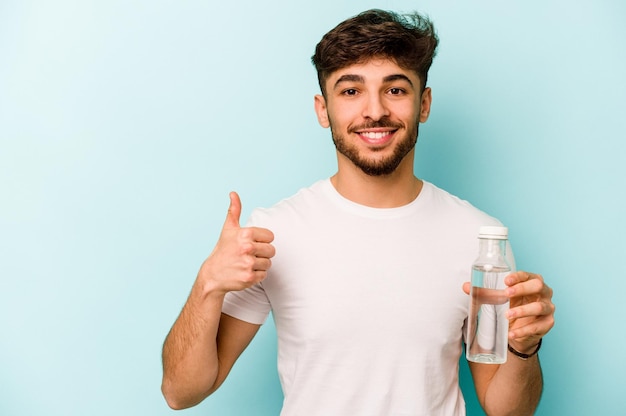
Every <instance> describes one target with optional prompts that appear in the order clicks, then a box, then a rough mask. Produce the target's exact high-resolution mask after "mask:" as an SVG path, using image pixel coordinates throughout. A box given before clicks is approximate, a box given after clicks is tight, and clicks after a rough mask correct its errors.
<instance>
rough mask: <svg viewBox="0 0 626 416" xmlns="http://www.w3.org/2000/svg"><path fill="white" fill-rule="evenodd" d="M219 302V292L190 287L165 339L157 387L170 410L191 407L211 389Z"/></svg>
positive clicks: (215, 370) (216, 365) (216, 369)
mask: <svg viewBox="0 0 626 416" xmlns="http://www.w3.org/2000/svg"><path fill="white" fill-rule="evenodd" d="M222 302H223V295H212V294H205V293H201V291H200V290H199V289H198V288H197V287H194V288H193V289H192V291H191V294H190V295H189V299H188V300H187V303H186V304H185V306H184V307H183V310H182V311H181V313H180V316H179V317H178V319H177V320H176V322H175V323H174V325H173V326H172V329H171V330H170V333H169V334H168V336H167V338H166V339H165V343H164V345H163V381H162V385H161V389H162V391H163V395H164V396H165V399H166V400H167V403H168V405H169V406H170V407H172V408H174V409H181V408H187V407H191V406H194V405H196V404H198V403H200V402H201V401H202V400H203V399H204V398H205V397H207V396H208V395H209V394H210V393H211V392H212V391H213V390H214V388H213V386H214V385H215V382H216V379H217V375H218V372H219V360H218V355H217V344H216V336H217V331H218V327H219V321H220V315H221V309H222Z"/></svg>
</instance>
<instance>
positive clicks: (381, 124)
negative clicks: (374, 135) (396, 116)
mask: <svg viewBox="0 0 626 416" xmlns="http://www.w3.org/2000/svg"><path fill="white" fill-rule="evenodd" d="M402 127H404V125H403V124H401V123H395V122H393V121H391V120H388V119H380V120H377V121H368V122H366V123H362V124H358V125H356V126H350V127H349V128H348V132H350V133H355V132H357V131H359V130H368V129H375V128H391V129H394V130H397V129H400V128H402Z"/></svg>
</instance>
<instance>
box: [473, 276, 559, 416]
mask: <svg viewBox="0 0 626 416" xmlns="http://www.w3.org/2000/svg"><path fill="white" fill-rule="evenodd" d="M506 284H507V285H508V286H509V287H508V288H507V289H506V292H507V296H509V299H510V306H511V307H510V310H509V312H508V317H509V323H510V325H509V345H511V347H512V348H514V349H515V350H516V351H519V352H521V353H524V354H531V353H532V352H534V351H535V350H536V349H537V347H538V344H539V341H540V340H541V339H542V337H543V336H544V335H545V334H547V333H548V331H549V330H550V329H551V328H552V327H553V326H554V310H555V307H554V304H553V303H552V289H550V287H548V286H547V285H546V284H545V283H544V281H543V278H542V277H541V276H540V275H537V274H532V273H528V272H516V273H511V274H510V275H509V276H507V278H506ZM468 290H469V287H468V286H467V285H466V292H467V291H468ZM469 366H470V370H471V372H472V377H473V379H474V386H475V388H476V393H477V396H478V400H479V401H480V404H481V406H482V407H483V409H484V410H485V412H486V413H487V414H488V415H490V416H497V415H523V416H527V415H532V414H533V413H534V411H535V409H536V408H537V405H538V404H539V399H540V398H541V392H542V389H543V377H542V374H541V366H540V364H539V357H538V356H537V355H533V356H532V357H530V358H528V359H526V360H524V359H522V358H520V357H517V356H516V355H514V354H512V353H511V352H509V353H508V357H507V361H506V363H504V364H501V365H493V364H478V363H472V362H470V363H469Z"/></svg>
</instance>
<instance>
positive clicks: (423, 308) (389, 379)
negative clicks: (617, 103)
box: [162, 10, 554, 416]
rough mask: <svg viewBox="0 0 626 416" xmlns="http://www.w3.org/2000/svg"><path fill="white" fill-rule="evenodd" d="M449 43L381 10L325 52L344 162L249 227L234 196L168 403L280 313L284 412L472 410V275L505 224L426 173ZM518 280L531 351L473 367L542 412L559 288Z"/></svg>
mask: <svg viewBox="0 0 626 416" xmlns="http://www.w3.org/2000/svg"><path fill="white" fill-rule="evenodd" d="M436 47H437V37H436V35H435V33H434V28H433V25H432V24H431V22H430V21H428V20H427V19H426V18H423V17H421V16H419V15H411V16H404V17H403V16H399V15H396V14H393V13H389V12H384V11H380V10H371V11H367V12H364V13H362V14H360V15H358V16H355V17H353V18H351V19H348V20H346V21H345V22H343V23H341V24H340V25H338V26H337V27H336V28H335V29H333V30H331V31H330V32H329V33H328V34H326V35H325V36H324V37H323V39H322V40H321V41H320V43H319V44H318V45H317V48H316V51H315V55H314V56H313V63H314V65H315V66H316V69H317V71H318V77H319V83H320V88H321V92H322V94H321V95H318V96H316V97H315V110H316V112H317V117H318V120H319V123H320V124H321V125H322V126H323V127H325V128H326V127H330V129H331V133H332V137H333V141H334V143H335V146H336V148H337V161H338V170H337V173H336V174H335V175H334V176H332V177H331V178H329V179H326V180H322V181H319V182H317V183H315V184H313V185H312V186H311V187H309V188H306V189H303V190H301V191H299V192H298V193H297V194H296V195H294V196H292V197H291V198H288V199H286V200H283V201H281V202H279V203H278V204H276V205H275V206H274V207H272V208H270V209H257V210H255V211H254V212H253V214H252V216H251V219H250V221H249V223H248V227H245V228H241V227H240V225H239V216H240V213H241V202H240V200H239V196H238V195H237V194H235V193H231V195H230V198H231V202H230V207H229V211H228V214H227V218H226V222H225V223H224V227H223V229H222V233H221V235H220V238H219V240H218V242H217V244H216V247H215V249H214V250H213V252H212V253H211V255H210V256H209V257H208V258H207V259H206V261H205V262H204V263H203V265H202V267H201V268H200V271H199V273H198V276H197V279H196V281H195V284H194V286H193V288H192V291H191V293H190V296H189V299H188V300H187V303H186V304H185V306H184V308H183V310H182V312H181V314H180V316H179V318H178V319H177V320H176V322H175V324H174V326H173V327H172V329H171V331H170V333H169V334H168V336H167V339H166V341H165V344H164V347H163V366H164V374H163V385H162V389H163V393H164V395H165V397H166V399H167V402H168V404H169V405H170V406H171V407H173V408H176V409H179V408H185V407H189V406H193V405H195V404H197V403H199V402H200V401H202V400H203V399H204V398H205V397H207V396H208V395H210V394H211V393H213V392H214V391H215V390H216V389H217V388H218V387H219V386H220V385H221V384H222V382H223V381H224V380H225V378H226V376H227V374H228V372H229V371H230V369H231V368H232V366H233V364H234V363H235V361H236V360H237V358H238V357H239V355H240V354H241V353H242V352H243V350H244V349H245V348H246V346H247V345H248V344H249V342H250V341H251V340H252V338H253V337H254V335H255V333H256V332H257V330H258V328H259V327H260V325H261V324H262V323H263V322H264V321H265V319H266V318H267V316H268V314H269V312H270V310H271V311H272V312H273V317H274V319H275V322H276V330H277V335H278V367H279V374H280V380H281V384H282V388H283V392H284V396H285V399H284V403H283V410H282V414H283V415H324V416H328V415H340V416H346V415H379V416H383V415H385V416H386V415H463V414H465V405H464V401H463V397H462V394H461V391H460V389H459V386H458V360H459V357H460V355H461V352H462V343H463V328H464V323H465V320H466V319H467V309H468V304H469V300H468V298H467V295H466V294H467V293H468V290H469V284H468V283H467V282H465V281H466V280H467V277H468V276H469V271H470V267H471V263H472V261H473V259H474V257H475V255H476V253H477V240H476V237H477V233H478V229H479V227H480V226H482V225H498V224H499V222H498V221H497V220H496V219H494V218H492V217H490V216H488V215H486V214H485V213H483V212H481V211H479V210H477V209H476V208H474V207H472V206H471V205H470V204H469V203H467V202H465V201H461V200H459V199H458V198H456V197H454V196H452V195H450V194H448V193H446V192H445V191H443V190H441V189H439V188H437V187H435V186H434V185H432V184H429V183H427V182H424V181H422V180H420V179H418V178H416V177H415V176H414V172H413V163H414V152H415V143H416V141H417V135H418V127H419V123H423V122H425V121H426V120H427V119H428V116H429V113H430V106H431V101H432V96H431V89H430V88H428V87H426V81H427V73H428V69H429V67H430V65H431V63H432V58H433V56H434V54H435V50H436ZM464 282H465V283H464ZM506 283H507V285H508V286H509V287H508V288H507V295H508V296H509V297H510V304H511V309H510V311H509V315H508V316H509V318H510V334H509V345H510V347H511V349H513V350H514V351H517V355H518V356H516V355H515V353H513V352H512V353H511V354H509V357H508V360H507V362H506V363H505V364H501V365H493V364H476V363H470V369H471V371H472V376H473V379H474V382H475V386H476V391H477V394H478V398H479V400H480V403H481V405H482V406H483V408H484V409H485V411H486V412H487V413H488V414H490V415H500V414H507V415H510V414H520V415H528V414H531V413H532V412H533V411H534V409H535V407H536V406H537V403H538V401H539V398H540V395H541V390H542V376H541V369H540V366H539V361H538V358H537V355H536V354H535V352H536V351H537V350H538V348H539V345H540V344H539V341H540V340H541V339H542V337H543V336H544V335H545V334H546V333H547V332H548V331H549V330H550V328H551V327H552V326H553V315H554V305H553V304H552V302H551V297H552V291H551V289H550V288H549V287H548V286H547V285H545V284H544V282H543V279H542V277H541V276H539V275H536V274H532V273H527V272H516V273H512V274H510V275H509V276H508V277H507V280H506ZM464 291H465V293H463V292H464ZM520 355H521V356H524V357H525V356H530V357H526V358H524V359H522V358H520Z"/></svg>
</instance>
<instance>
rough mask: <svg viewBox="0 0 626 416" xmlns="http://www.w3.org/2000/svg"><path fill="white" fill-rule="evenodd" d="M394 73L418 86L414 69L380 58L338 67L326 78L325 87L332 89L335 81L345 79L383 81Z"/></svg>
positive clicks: (370, 81) (417, 78)
mask: <svg viewBox="0 0 626 416" xmlns="http://www.w3.org/2000/svg"><path fill="white" fill-rule="evenodd" d="M394 75H404V76H405V77H406V78H408V79H409V80H410V81H411V83H412V84H413V85H414V86H415V88H419V85H420V83H419V77H418V75H417V73H416V72H415V71H413V70H410V69H406V68H402V67H400V66H399V65H398V64H397V63H395V61H393V60H389V59H380V58H378V59H372V60H369V61H366V62H363V63H358V64H353V65H349V66H346V67H343V68H341V69H338V70H337V71H335V72H333V73H332V74H331V75H330V76H329V77H328V78H327V80H326V87H327V88H328V89H333V88H334V87H335V84H336V83H337V82H340V81H342V80H345V79H348V80H353V81H355V80H358V81H359V82H364V83H384V82H387V80H389V79H393V76H394ZM390 77H391V78H390Z"/></svg>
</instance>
